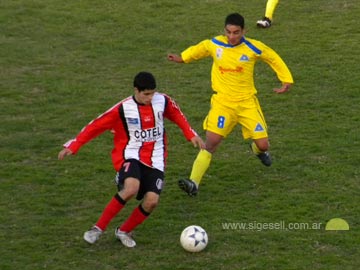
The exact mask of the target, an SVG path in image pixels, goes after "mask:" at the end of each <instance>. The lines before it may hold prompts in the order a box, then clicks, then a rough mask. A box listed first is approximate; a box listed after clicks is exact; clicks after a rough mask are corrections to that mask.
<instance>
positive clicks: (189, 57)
mask: <svg viewBox="0 0 360 270" xmlns="http://www.w3.org/2000/svg"><path fill="white" fill-rule="evenodd" d="M209 45H210V40H208V39H207V40H203V41H201V42H199V43H198V44H196V45H194V46H190V47H189V48H187V49H186V50H184V51H183V52H182V53H181V55H177V54H173V53H170V54H168V55H167V59H168V60H169V61H172V62H175V63H190V62H192V61H195V60H199V59H201V58H204V57H207V56H209V55H210V51H209Z"/></svg>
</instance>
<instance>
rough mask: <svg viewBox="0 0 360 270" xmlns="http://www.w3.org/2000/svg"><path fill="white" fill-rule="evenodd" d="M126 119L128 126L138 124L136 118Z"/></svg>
mask: <svg viewBox="0 0 360 270" xmlns="http://www.w3.org/2000/svg"><path fill="white" fill-rule="evenodd" d="M126 119H127V122H128V123H129V124H130V125H137V124H139V119H138V118H126Z"/></svg>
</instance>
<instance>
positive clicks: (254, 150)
mask: <svg viewBox="0 0 360 270" xmlns="http://www.w3.org/2000/svg"><path fill="white" fill-rule="evenodd" d="M251 149H252V151H253V152H254V154H255V155H258V154H261V153H263V152H262V151H260V150H259V148H258V147H257V146H256V144H255V143H254V142H252V143H251Z"/></svg>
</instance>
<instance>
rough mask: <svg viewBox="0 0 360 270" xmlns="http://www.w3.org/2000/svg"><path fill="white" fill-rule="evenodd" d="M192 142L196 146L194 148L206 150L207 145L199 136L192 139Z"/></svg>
mask: <svg viewBox="0 0 360 270" xmlns="http://www.w3.org/2000/svg"><path fill="white" fill-rule="evenodd" d="M191 142H192V144H193V145H194V147H199V148H200V149H205V143H204V141H203V140H202V139H201V138H200V137H199V136H195V137H192V138H191Z"/></svg>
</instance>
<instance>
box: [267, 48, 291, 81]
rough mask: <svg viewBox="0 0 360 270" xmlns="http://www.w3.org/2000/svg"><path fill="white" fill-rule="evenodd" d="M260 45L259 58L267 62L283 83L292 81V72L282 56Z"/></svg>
mask: <svg viewBox="0 0 360 270" xmlns="http://www.w3.org/2000/svg"><path fill="white" fill-rule="evenodd" d="M261 45H262V48H261V50H262V54H261V56H260V59H261V60H263V61H264V62H265V63H267V64H268V65H269V66H270V67H271V68H272V69H273V70H274V71H275V73H276V75H277V77H278V79H279V80H280V81H281V82H283V83H294V80H293V77H292V74H291V72H290V70H289V68H288V67H287V65H286V64H285V62H284V61H283V60H282V58H281V57H280V56H279V55H278V54H277V53H276V52H275V51H274V50H273V49H271V48H270V47H268V46H266V45H264V44H261Z"/></svg>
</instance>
